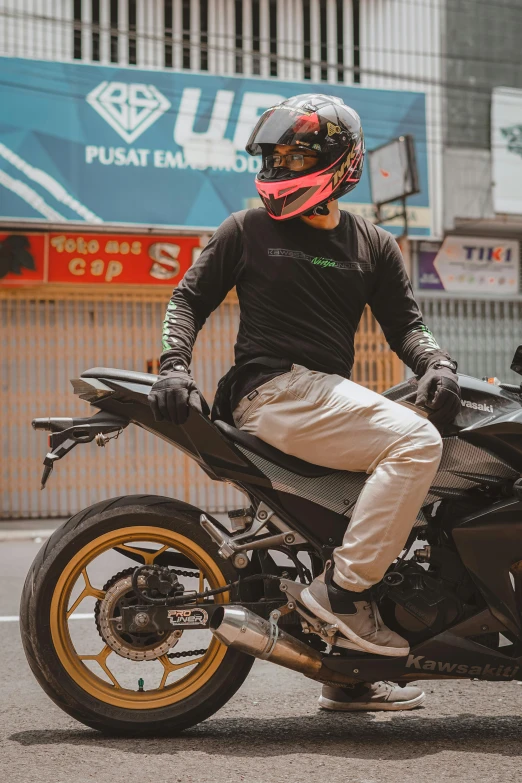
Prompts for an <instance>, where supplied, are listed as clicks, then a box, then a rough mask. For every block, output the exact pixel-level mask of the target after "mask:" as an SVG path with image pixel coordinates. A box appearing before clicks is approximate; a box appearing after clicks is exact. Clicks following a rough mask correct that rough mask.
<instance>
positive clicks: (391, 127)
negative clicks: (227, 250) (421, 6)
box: [0, 58, 430, 235]
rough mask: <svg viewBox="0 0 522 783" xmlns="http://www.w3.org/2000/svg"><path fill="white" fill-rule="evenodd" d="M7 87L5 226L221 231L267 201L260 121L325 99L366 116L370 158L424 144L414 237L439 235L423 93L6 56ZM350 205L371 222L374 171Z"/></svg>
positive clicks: (2, 139) (0, 65)
mask: <svg viewBox="0 0 522 783" xmlns="http://www.w3.org/2000/svg"><path fill="white" fill-rule="evenodd" d="M0 83H1V85H2V99H1V101H0V219H1V220H9V219H21V220H35V221H42V220H43V221H49V222H53V223H61V222H68V221H71V222H75V223H78V222H85V223H87V224H93V225H100V224H103V223H107V224H110V225H125V224H127V225H129V224H130V225H139V226H161V227H174V228H194V229H205V228H209V229H212V228H215V227H217V226H218V225H219V224H220V223H221V222H222V221H223V220H224V219H225V218H226V217H227V216H228V215H229V214H230V213H231V212H234V211H237V210H240V209H244V208H245V207H249V206H254V205H256V203H257V201H256V197H257V192H256V189H255V185H254V175H255V173H256V171H257V170H258V167H259V164H260V161H259V159H258V158H252V157H250V156H249V155H248V154H247V153H246V152H245V151H244V147H245V143H246V141H247V139H248V137H249V135H250V132H251V130H252V128H253V126H254V125H255V123H256V121H257V118H258V117H259V116H260V115H261V114H262V112H263V111H265V109H267V108H268V107H270V106H272V105H273V104H274V103H277V102H278V101H280V100H282V99H284V98H287V97H290V96H292V95H296V94H299V93H303V92H323V93H324V92H327V93H328V94H332V95H337V96H339V97H341V98H342V99H343V100H344V101H345V103H347V104H349V105H351V106H353V107H354V108H355V109H356V111H357V112H358V113H359V114H360V116H361V119H362V122H363V127H364V131H365V136H366V144H367V148H368V149H372V148H373V147H377V146H380V145H382V144H383V143H384V142H386V141H388V140H390V139H392V138H394V137H396V136H399V135H401V134H403V133H410V134H412V135H413V136H414V138H415V146H416V153H417V162H418V168H419V179H420V188H421V192H420V193H419V194H417V195H416V196H414V197H412V198H411V199H410V201H409V205H410V207H411V215H410V221H411V231H412V233H417V234H419V235H426V234H429V229H430V204H429V188H428V161H427V147H426V107H425V96H424V93H418V92H404V91H393V90H376V89H366V88H362V87H357V86H354V87H347V86H344V85H338V84H324V83H315V84H314V83H312V82H286V81H285V82H283V81H277V80H274V79H272V80H264V79H260V78H243V77H233V76H232V77H228V76H213V75H208V74H203V73H195V72H191V71H182V72H179V71H173V70H161V71H158V70H141V69H137V68H119V67H112V66H111V67H109V66H99V65H84V64H81V63H57V62H47V61H37V60H28V59H16V58H0ZM343 201H346V202H349V204H350V207H349V208H350V209H352V211H357V212H359V213H361V214H366V215H367V216H368V217H371V216H372V209H371V197H370V189H369V182H368V175H367V171H366V172H365V174H364V177H363V179H362V181H361V183H360V184H359V186H358V187H357V188H356V189H355V190H354V191H353V192H352V193H350V194H349V196H348V197H346V198H345V199H343ZM392 208H393V207H392ZM397 230H399V228H397Z"/></svg>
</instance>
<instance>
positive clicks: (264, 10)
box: [259, 0, 270, 78]
mask: <svg viewBox="0 0 522 783" xmlns="http://www.w3.org/2000/svg"><path fill="white" fill-rule="evenodd" d="M259 37H260V39H261V41H260V45H259V49H260V55H261V76H264V77H265V78H268V77H269V76H270V10H269V7H268V0H259Z"/></svg>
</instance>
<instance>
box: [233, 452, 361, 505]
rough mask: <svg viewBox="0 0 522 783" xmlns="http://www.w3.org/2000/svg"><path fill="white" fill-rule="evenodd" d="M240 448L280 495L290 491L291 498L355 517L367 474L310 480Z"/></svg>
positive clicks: (351, 474) (343, 474)
mask: <svg viewBox="0 0 522 783" xmlns="http://www.w3.org/2000/svg"><path fill="white" fill-rule="evenodd" d="M236 445H237V444H236ZM237 448H238V449H239V450H240V451H241V452H242V453H243V454H244V455H245V456H246V457H248V459H249V460H250V461H251V462H253V464H254V465H255V466H256V467H257V468H259V470H260V471H261V472H262V473H263V474H264V475H265V476H266V477H267V478H268V479H270V481H271V482H272V486H273V488H274V489H277V490H278V491H279V492H288V493H290V494H291V495H299V497H302V498H305V499H306V500H311V501H312V502H313V503H317V504H318V505H320V506H324V507H325V508H329V509H330V510H331V511H335V512H336V513H337V514H344V515H345V516H348V517H349V516H350V515H351V512H352V509H353V506H354V505H355V501H356V500H357V498H358V497H359V495H360V493H361V490H362V488H363V484H364V482H365V481H366V479H367V478H368V476H367V475H366V473H348V472H347V471H346V472H345V471H342V472H335V473H329V474H328V475H326V476H320V477H319V478H307V477H306V476H299V475H298V474H297V473H292V472H291V471H290V470H286V469H285V468H281V467H279V465H275V464H274V463H273V462H269V461H268V460H266V459H264V458H263V457H260V456H259V455H258V454H254V452H252V451H249V450H248V449H245V448H243V447H242V446H239V445H238V446H237Z"/></svg>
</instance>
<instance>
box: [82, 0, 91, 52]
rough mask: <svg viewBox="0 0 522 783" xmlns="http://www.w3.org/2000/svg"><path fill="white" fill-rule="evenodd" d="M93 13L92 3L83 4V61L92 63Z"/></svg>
mask: <svg viewBox="0 0 522 783" xmlns="http://www.w3.org/2000/svg"><path fill="white" fill-rule="evenodd" d="M91 11H92V6H91V3H90V2H85V0H83V2H82V60H84V61H85V62H91V59H92V29H91V21H92V19H91Z"/></svg>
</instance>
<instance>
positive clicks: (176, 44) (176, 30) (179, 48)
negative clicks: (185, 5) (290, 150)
mask: <svg viewBox="0 0 522 783" xmlns="http://www.w3.org/2000/svg"><path fill="white" fill-rule="evenodd" d="M181 3H182V0H172V67H173V68H175V69H176V70H177V71H181V69H182V67H183V45H182V38H183V32H182V28H183V12H182V7H181ZM209 6H210V3H209Z"/></svg>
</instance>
